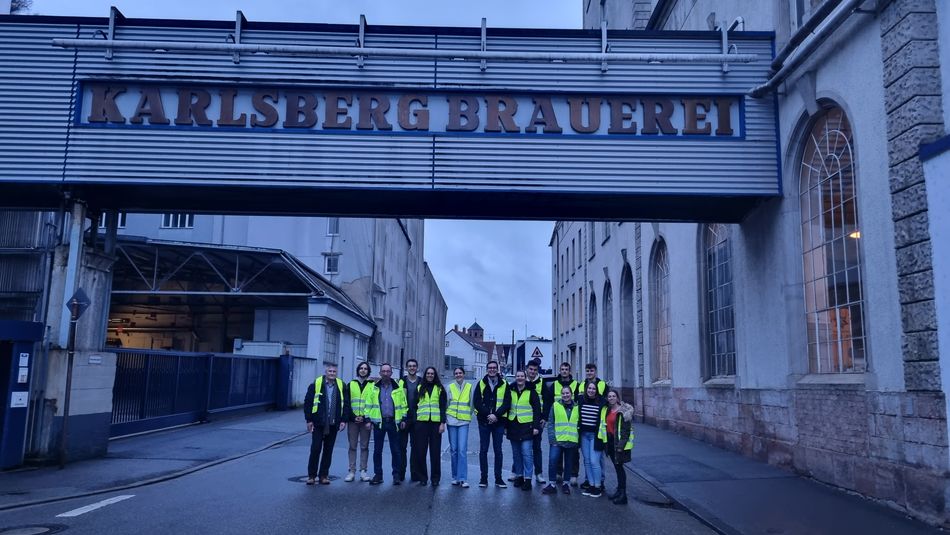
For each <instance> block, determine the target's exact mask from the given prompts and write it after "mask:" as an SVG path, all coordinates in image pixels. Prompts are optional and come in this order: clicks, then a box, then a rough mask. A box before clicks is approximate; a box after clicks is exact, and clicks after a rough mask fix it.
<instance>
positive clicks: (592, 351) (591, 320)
mask: <svg viewBox="0 0 950 535" xmlns="http://www.w3.org/2000/svg"><path fill="white" fill-rule="evenodd" d="M587 329H588V331H587V332H588V334H587V339H588V340H590V344H589V347H588V349H587V354H588V355H590V357H591V358H592V359H594V358H597V297H596V296H595V295H594V294H593V293H591V294H590V308H589V309H588V315H587Z"/></svg>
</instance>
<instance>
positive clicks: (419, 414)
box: [416, 384, 442, 422]
mask: <svg viewBox="0 0 950 535" xmlns="http://www.w3.org/2000/svg"><path fill="white" fill-rule="evenodd" d="M417 390H418V391H419V406H418V408H417V409H416V421H418V422H440V421H442V415H441V414H440V413H439V394H440V393H441V392H442V389H441V388H439V387H438V385H433V387H432V391H431V392H425V393H423V392H422V385H421V384H420V385H419V386H418V387H417Z"/></svg>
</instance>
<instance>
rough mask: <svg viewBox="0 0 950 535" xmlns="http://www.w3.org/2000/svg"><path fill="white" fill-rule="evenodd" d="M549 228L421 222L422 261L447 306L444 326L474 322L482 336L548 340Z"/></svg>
mask: <svg viewBox="0 0 950 535" xmlns="http://www.w3.org/2000/svg"><path fill="white" fill-rule="evenodd" d="M552 228H553V223H551V222H546V221H532V222H525V221H468V220H428V221H426V230H425V232H426V239H425V256H426V261H427V262H429V266H430V267H431V268H432V272H433V274H434V275H435V278H436V280H437V281H438V283H439V288H441V289H442V294H443V296H444V297H445V300H446V303H448V307H449V313H448V318H447V320H446V325H447V327H448V328H451V327H452V326H453V325H455V324H458V325H459V326H460V327H462V326H465V327H467V326H469V325H471V324H472V322H473V321H475V320H476V319H477V320H478V323H479V325H481V326H482V327H484V329H485V334H486V336H490V337H494V338H495V339H497V340H499V341H510V340H511V332H512V330H514V331H515V337H516V338H523V337H524V335H525V327H526V326H527V331H528V334H529V335H531V334H537V335H539V336H546V337H550V336H551V252H550V250H549V249H548V246H547V244H548V239H549V238H550V236H551V230H552Z"/></svg>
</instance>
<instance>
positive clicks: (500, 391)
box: [478, 379, 508, 418]
mask: <svg viewBox="0 0 950 535" xmlns="http://www.w3.org/2000/svg"><path fill="white" fill-rule="evenodd" d="M486 386H488V385H486V384H485V380H484V379H482V380H480V381H479V382H478V393H479V394H480V395H481V396H482V397H483V398H484V397H485V387H486ZM507 390H508V383H506V382H504V381H502V380H501V379H499V380H498V388H496V389H495V410H496V411H497V410H498V408H499V407H501V404H502V403H504V402H505V392H507ZM507 415H508V413H505V414H499V415H498V417H499V418H504V417H506V416H507Z"/></svg>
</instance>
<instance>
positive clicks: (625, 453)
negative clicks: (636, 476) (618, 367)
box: [597, 388, 633, 505]
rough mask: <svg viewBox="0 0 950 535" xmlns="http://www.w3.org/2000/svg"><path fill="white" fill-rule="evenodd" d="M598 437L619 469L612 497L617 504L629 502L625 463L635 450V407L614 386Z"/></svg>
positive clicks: (615, 468)
mask: <svg viewBox="0 0 950 535" xmlns="http://www.w3.org/2000/svg"><path fill="white" fill-rule="evenodd" d="M603 411H604V413H603V417H602V418H601V425H600V431H599V432H598V434H597V439H598V440H599V441H600V442H601V443H602V444H603V445H604V451H605V452H606V453H607V457H608V458H610V461H611V462H612V463H613V465H614V470H616V471H617V491H616V492H614V493H613V494H612V495H611V496H610V499H611V501H613V503H615V504H617V505H625V504H626V503H627V471H626V470H625V469H624V467H623V465H624V463H628V462H630V452H631V450H633V407H632V406H631V405H629V404H627V403H624V402H623V400H621V399H620V394H619V393H618V392H617V391H616V390H614V389H613V388H611V389H609V390H607V406H606V407H604V409H603Z"/></svg>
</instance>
